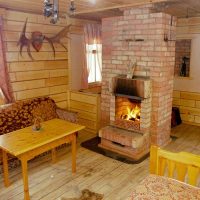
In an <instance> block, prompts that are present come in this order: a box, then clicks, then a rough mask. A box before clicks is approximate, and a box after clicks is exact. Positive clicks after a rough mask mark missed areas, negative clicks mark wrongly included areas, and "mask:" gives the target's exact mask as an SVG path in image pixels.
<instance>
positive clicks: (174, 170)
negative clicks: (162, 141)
mask: <svg viewBox="0 0 200 200" xmlns="http://www.w3.org/2000/svg"><path fill="white" fill-rule="evenodd" d="M150 173H151V174H157V175H160V176H165V175H168V177H170V178H175V179H177V180H179V181H182V182H186V183H188V184H190V185H194V186H197V185H198V184H199V183H198V182H199V177H200V156H199V155H195V154H192V153H188V152H178V153H173V152H170V151H167V150H163V149H161V148H159V147H156V146H151V150H150ZM166 173H167V174H166Z"/></svg>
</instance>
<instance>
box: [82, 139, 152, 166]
mask: <svg viewBox="0 0 200 200" xmlns="http://www.w3.org/2000/svg"><path fill="white" fill-rule="evenodd" d="M100 142H101V139H100V138H99V137H94V138H92V139H89V140H87V141H85V142H82V143H81V146H82V147H84V148H86V149H89V150H91V151H94V152H96V153H99V154H102V155H104V156H107V157H109V158H113V159H115V160H118V161H120V162H124V163H127V164H138V163H140V162H142V161H143V160H145V159H146V158H148V157H149V153H148V154H146V155H145V156H144V157H142V158H141V159H139V160H133V159H132V158H129V157H126V156H124V155H121V154H118V153H115V152H112V151H109V150H106V149H103V148H101V147H99V146H98V144H99V143H100Z"/></svg>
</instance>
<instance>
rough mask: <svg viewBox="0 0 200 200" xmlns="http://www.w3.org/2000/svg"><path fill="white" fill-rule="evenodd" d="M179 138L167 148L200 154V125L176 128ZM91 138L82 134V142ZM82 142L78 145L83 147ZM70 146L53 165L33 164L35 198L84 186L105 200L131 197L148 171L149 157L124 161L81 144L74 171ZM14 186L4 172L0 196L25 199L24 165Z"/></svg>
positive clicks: (50, 199) (13, 173) (73, 192)
mask: <svg viewBox="0 0 200 200" xmlns="http://www.w3.org/2000/svg"><path fill="white" fill-rule="evenodd" d="M172 134H173V135H174V136H177V137H178V139H176V140H173V141H172V142H171V143H170V144H169V145H168V146H167V147H166V148H167V149H169V150H172V151H188V152H193V153H195V154H200V127H196V126H189V125H184V124H182V125H180V126H178V127H176V128H174V129H173V130H172ZM89 137H91V135H90V134H80V135H79V144H80V142H81V141H83V140H86V139H87V138H89ZM79 144H78V146H79ZM69 152H70V149H69V147H67V148H64V149H61V150H59V151H58V162H57V163H56V164H52V163H51V160H50V156H49V155H47V156H45V157H41V158H37V159H35V160H33V161H31V162H30V163H29V188H30V195H31V200H54V199H61V197H65V198H70V197H78V196H79V194H80V191H81V190H82V189H85V188H88V189H90V190H92V191H95V192H98V193H102V194H104V196H105V198H104V199H105V200H125V199H128V197H129V195H130V193H131V190H132V189H133V188H134V186H136V185H137V184H138V183H139V182H140V181H141V180H142V179H143V178H144V177H146V176H147V174H148V168H149V159H146V160H145V161H143V162H142V163H140V164H135V165H133V164H124V163H122V162H119V161H116V160H113V159H111V158H107V157H104V156H102V155H100V154H96V153H94V152H91V151H89V150H86V149H84V148H82V147H80V146H79V147H78V154H77V173H76V174H72V173H71V157H70V156H71V154H70V153H69ZM10 179H11V181H12V185H11V186H10V187H8V188H5V187H4V185H3V180H2V175H0V199H1V200H8V199H10V200H11V199H12V200H21V199H23V183H22V177H21V167H18V168H16V169H13V170H10Z"/></svg>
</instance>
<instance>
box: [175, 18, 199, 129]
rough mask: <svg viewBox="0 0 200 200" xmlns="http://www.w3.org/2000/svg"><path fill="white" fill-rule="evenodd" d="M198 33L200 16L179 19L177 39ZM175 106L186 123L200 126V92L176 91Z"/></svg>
mask: <svg viewBox="0 0 200 200" xmlns="http://www.w3.org/2000/svg"><path fill="white" fill-rule="evenodd" d="M196 34H200V17H192V18H182V19H178V22H177V34H176V37H177V39H192V38H193V37H194V36H195V35H196ZM188 81H189V79H188ZM173 106H176V107H179V109H180V113H181V118H182V120H183V122H184V123H189V124H193V125H198V126H200V93H194V92H188V91H174V95H173Z"/></svg>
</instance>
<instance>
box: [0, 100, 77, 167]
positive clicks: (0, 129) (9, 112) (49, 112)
mask: <svg viewBox="0 0 200 200" xmlns="http://www.w3.org/2000/svg"><path fill="white" fill-rule="evenodd" d="M36 117H40V118H42V120H43V121H47V120H51V119H53V118H60V119H64V120H68V121H70V122H74V123H76V122H77V113H76V112H71V111H70V112H69V111H67V110H64V109H61V108H58V107H57V106H56V104H55V102H54V100H53V99H51V98H49V97H41V98H34V99H29V100H23V101H17V102H15V103H12V104H9V105H5V106H0V135H2V134H6V133H9V132H12V131H15V130H18V129H21V128H25V127H27V126H32V125H33V122H34V119H35V118H36ZM10 159H11V157H10ZM0 163H2V160H1V154H0ZM16 165H18V161H16V160H14V161H13V162H10V163H9V166H10V167H11V168H12V167H15V166H16Z"/></svg>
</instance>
